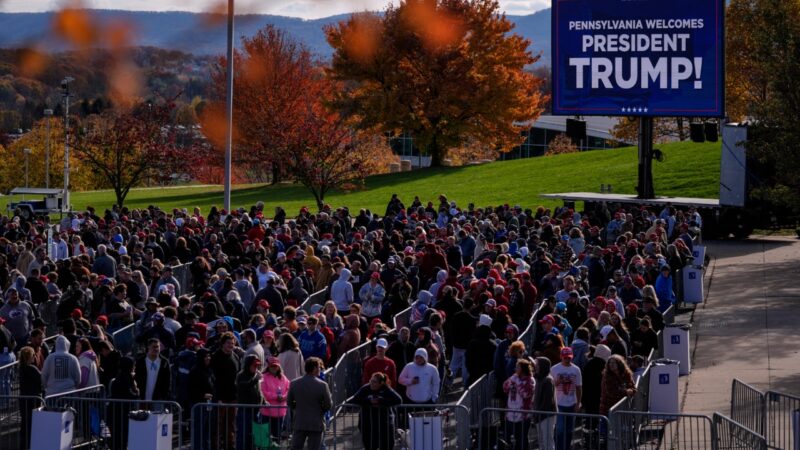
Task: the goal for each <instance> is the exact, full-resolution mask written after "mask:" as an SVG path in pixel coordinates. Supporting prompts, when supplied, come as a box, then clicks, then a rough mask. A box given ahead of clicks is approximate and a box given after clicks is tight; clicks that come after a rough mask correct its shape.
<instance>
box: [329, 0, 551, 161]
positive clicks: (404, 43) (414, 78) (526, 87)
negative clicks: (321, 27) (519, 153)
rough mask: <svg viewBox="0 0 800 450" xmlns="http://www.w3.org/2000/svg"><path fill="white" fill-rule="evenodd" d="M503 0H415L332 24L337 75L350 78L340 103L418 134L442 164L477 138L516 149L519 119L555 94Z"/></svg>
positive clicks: (362, 125)
mask: <svg viewBox="0 0 800 450" xmlns="http://www.w3.org/2000/svg"><path fill="white" fill-rule="evenodd" d="M513 27H514V25H513V24H512V23H511V22H510V21H509V20H508V19H507V18H506V17H505V15H504V14H501V13H500V12H499V4H498V2H497V1H495V0H418V1H417V0H413V1H401V2H400V3H399V4H398V5H396V6H394V5H390V6H388V7H387V9H386V11H385V12H384V13H383V14H382V15H381V14H375V13H362V14H356V15H353V16H351V17H350V18H349V19H348V20H346V21H343V22H340V23H338V24H337V25H334V26H330V27H328V28H326V30H325V31H326V36H327V40H328V43H329V44H330V45H331V46H332V47H333V49H334V55H333V58H332V65H331V67H330V69H329V71H328V75H329V76H330V77H331V78H333V79H334V80H337V81H341V82H344V83H345V87H346V89H344V90H343V91H342V92H340V93H339V94H338V95H337V96H336V97H335V98H334V101H333V102H332V106H333V107H334V108H335V109H336V110H337V111H339V112H340V113H341V114H342V115H344V116H346V117H348V118H351V119H353V120H354V123H355V125H356V126H357V128H359V129H363V130H379V131H382V132H393V133H399V132H403V131H405V132H409V133H411V134H412V135H413V136H414V139H415V142H416V145H418V146H419V147H420V148H421V149H423V150H424V151H426V152H427V153H428V154H429V155H430V156H431V158H432V164H433V165H440V164H441V162H442V159H443V158H444V157H445V155H446V152H447V150H448V149H451V148H454V147H458V146H461V145H462V144H463V143H464V142H467V141H469V140H474V141H477V142H480V143H482V144H483V145H485V146H487V147H491V148H494V149H498V150H510V149H511V148H513V147H514V146H516V145H519V144H520V143H521V141H522V138H521V135H520V131H521V129H520V128H519V127H517V126H515V125H514V123H515V122H524V121H529V120H533V119H536V118H537V117H538V115H539V114H540V113H541V111H542V106H543V104H544V101H545V99H546V97H545V96H543V95H542V94H541V92H540V91H539V85H540V80H539V79H538V78H536V77H535V76H534V75H533V74H531V73H529V72H526V71H525V70H524V69H525V67H526V66H530V65H531V64H534V63H535V62H536V61H538V59H539V57H538V56H534V55H533V54H532V53H531V52H530V50H529V45H530V42H529V41H528V40H526V39H524V38H522V37H520V36H519V35H518V34H515V33H513V32H512V31H513Z"/></svg>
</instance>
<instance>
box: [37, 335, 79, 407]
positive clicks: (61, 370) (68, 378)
mask: <svg viewBox="0 0 800 450" xmlns="http://www.w3.org/2000/svg"><path fill="white" fill-rule="evenodd" d="M42 383H43V384H44V389H45V395H48V396H49V395H55V394H61V393H64V392H67V391H71V390H74V389H78V386H79V385H80V383H81V364H80V362H78V358H76V357H75V356H74V355H72V354H70V353H69V340H67V338H65V337H64V336H59V337H57V338H56V351H55V352H53V353H51V354H50V355H49V356H48V357H47V359H45V360H44V367H43V368H42Z"/></svg>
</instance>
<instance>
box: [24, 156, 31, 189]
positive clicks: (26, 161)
mask: <svg viewBox="0 0 800 450" xmlns="http://www.w3.org/2000/svg"><path fill="white" fill-rule="evenodd" d="M22 152H23V153H25V187H29V184H28V167H29V165H28V161H29V160H30V157H31V149H29V148H24V149H22Z"/></svg>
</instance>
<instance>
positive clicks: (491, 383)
mask: <svg viewBox="0 0 800 450" xmlns="http://www.w3.org/2000/svg"><path fill="white" fill-rule="evenodd" d="M494 393H495V380H494V372H489V373H487V374H486V375H483V376H482V377H480V378H478V379H477V380H475V382H474V383H472V384H471V385H470V386H469V387H468V388H467V389H466V390H465V391H464V393H463V394H462V395H461V398H459V399H458V402H456V405H459V406H463V407H464V408H466V409H467V411H469V425H470V430H472V432H473V433H477V430H478V428H479V427H480V421H481V417H480V414H481V411H483V410H484V409H486V408H497V407H499V406H500V401H499V399H497V398H495V395H494Z"/></svg>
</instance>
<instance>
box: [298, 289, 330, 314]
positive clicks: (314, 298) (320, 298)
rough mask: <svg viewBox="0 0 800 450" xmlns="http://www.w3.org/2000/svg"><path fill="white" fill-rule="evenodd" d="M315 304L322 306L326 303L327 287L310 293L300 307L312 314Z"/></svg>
mask: <svg viewBox="0 0 800 450" xmlns="http://www.w3.org/2000/svg"><path fill="white" fill-rule="evenodd" d="M314 305H320V306H324V305H325V289H322V290H319V291H317V292H314V293H313V294H311V295H309V296H308V298H307V299H306V301H304V302H303V303H301V304H300V306H299V308H300V309H302V310H303V311H305V312H307V313H309V314H311V308H312V307H313V306H314Z"/></svg>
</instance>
